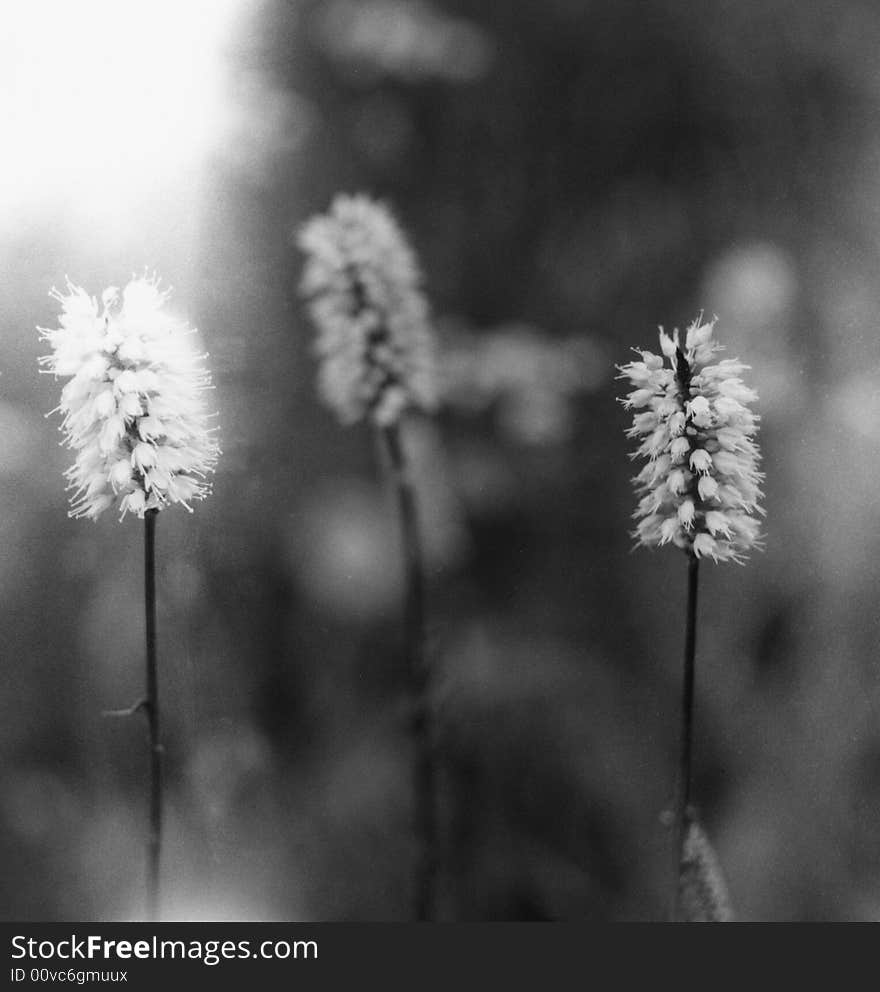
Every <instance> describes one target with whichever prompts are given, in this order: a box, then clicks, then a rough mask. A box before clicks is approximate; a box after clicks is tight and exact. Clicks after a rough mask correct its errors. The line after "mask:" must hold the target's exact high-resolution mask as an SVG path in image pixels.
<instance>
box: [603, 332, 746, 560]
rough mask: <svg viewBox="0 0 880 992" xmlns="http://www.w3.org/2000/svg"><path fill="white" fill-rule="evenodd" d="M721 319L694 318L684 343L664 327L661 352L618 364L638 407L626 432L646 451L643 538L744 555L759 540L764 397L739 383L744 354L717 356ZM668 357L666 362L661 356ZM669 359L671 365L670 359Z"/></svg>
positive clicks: (639, 532)
mask: <svg viewBox="0 0 880 992" xmlns="http://www.w3.org/2000/svg"><path fill="white" fill-rule="evenodd" d="M714 331H715V321H714V320H713V321H709V322H706V323H702V322H701V320H700V319H698V320H696V321H694V323H693V324H691V326H690V327H689V328H688V329H687V332H686V336H685V340H684V345H683V346H682V344H681V342H680V340H679V334H678V331H675V333H674V334H673V335H672V336H670V335H668V334H666V333H664V331H663V330H662V328H661V330H660V350H661V352H662V356H661V355H655V354H654V353H653V352H650V351H640V352H637V354H639V356H640V360H639V361H633V362H629V363H627V364H626V365H621V366H620V367H619V371H620V376H619V378H621V379H628V380H629V382H630V385H631V386H632V387H633V388H632V391H631V392H630V393H629V395H628V396H627V397H626V398H625V399H624V400H623V405H624V407H625V408H626V409H628V410H634V411H637V412H636V413H635V414H634V416H633V424H632V427H631V428H630V429H629V430H628V431H627V436H628V437H630V438H636V439H639V440H640V444H639V447H638V448H637V450H636V451H635V453H634V454H633V456H632V457H634V458H640V457H641V458H645V459H647V461H646V464H645V465H644V466H643V468H642V470H641V471H640V472H639V474H638V475H637V476H636V477H635V479H634V480H633V481H634V482H635V484H636V489H637V492H638V494H639V496H640V500H639V504H638V508H637V509H636V512H635V514H634V517H635V518H636V519H637V520H638V526H637V528H636V530H635V532H634V534H633V537H635V538H636V540H637V542H638V543H639V544H642V545H645V546H646V547H656V546H657V545H663V544H674V545H676V547H679V548H682V549H683V550H685V551H687V552H688V553H690V554H693V555H696V556H697V557H698V558H703V557H709V558H712V559H713V560H714V561H716V562H720V561H736V562H742V561H743V559H744V556H745V555H746V554H747V553H748V551H749V550H751V548H753V547H756V546H759V545H760V527H759V520H758V517H759V515H762V514H763V512H764V511H763V510H762V509H761V508H760V506H759V505H758V503H759V500H760V498H761V496H762V493H761V489H760V483H761V480H762V479H763V475H762V474H761V473H760V472H759V471H758V462H759V460H760V453H759V451H758V446H757V444H756V441H755V435H756V433H757V429H758V420H759V418H758V416H757V415H756V414H755V413H753V412H752V410H751V409H750V404H752V403H754V402H755V401H756V400H757V398H758V396H757V394H756V393H755V391H754V390H752V389H750V388H749V387H748V386H746V385H745V384H744V383H743V381H742V378H741V376H742V374H743V372H745V371H746V370H747V369H748V366H747V365H743V363H742V362H740V361H739V360H738V359H722V360H720V361H718V360H716V356H717V354H718V352H719V351H721V350H722V349H721V346H720V345H718V344H717V343H716V342H715V340H714V337H713V335H714ZM664 359H665V360H666V361H664ZM667 362H668V364H667Z"/></svg>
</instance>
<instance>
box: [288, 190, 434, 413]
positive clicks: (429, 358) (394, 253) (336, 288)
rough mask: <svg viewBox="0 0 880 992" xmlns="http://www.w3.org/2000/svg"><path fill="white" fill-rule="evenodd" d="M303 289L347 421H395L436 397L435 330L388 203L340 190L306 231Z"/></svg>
mask: <svg viewBox="0 0 880 992" xmlns="http://www.w3.org/2000/svg"><path fill="white" fill-rule="evenodd" d="M298 244H299V247H300V248H301V249H302V250H303V251H304V252H305V254H306V256H307V258H306V264H305V268H304V271H303V277H302V283H301V292H302V294H303V296H305V297H306V298H307V299H308V302H309V312H310V314H311V317H312V319H313V320H314V322H315V324H316V325H317V328H318V341H317V353H318V355H319V357H320V359H321V367H320V372H319V385H320V391H321V395H322V396H323V398H324V401H325V402H326V403H327V405H328V406H330V407H332V408H333V409H334V410H335V411H336V413H337V415H338V417H339V419H340V420H341V421H342V422H343V423H354V422H355V421H358V420H362V419H364V418H366V417H370V418H371V419H372V420H373V421H374V422H375V423H377V424H379V425H382V426H387V425H389V424H392V423H394V422H395V421H397V420H398V418H399V417H400V415H401V413H402V412H403V411H404V410H405V409H406V408H408V407H417V408H421V409H424V410H429V409H431V408H432V407H433V406H434V405H435V402H436V396H435V393H436V386H435V371H434V346H433V335H432V332H431V330H430V327H429V324H428V306H427V303H426V301H425V297H424V294H423V293H422V289H421V281H422V280H421V273H420V272H419V268H418V265H417V263H416V259H415V256H414V255H413V252H412V250H411V249H410V247H409V245H408V244H407V241H406V238H405V237H404V234H403V232H402V231H401V229H400V227H399V226H398V224H397V222H396V221H395V219H394V217H393V216H392V215H391V213H390V212H389V211H388V209H387V208H386V207H385V206H384V205H382V204H381V203H377V202H375V201H374V200H371V199H370V198H369V197H367V196H363V195H358V196H345V195H340V196H337V197H336V198H335V199H334V201H333V203H332V204H331V206H330V210H329V212H328V213H327V214H324V215H322V216H319V217H314V218H312V220H310V221H309V222H308V223H307V224H306V225H305V226H304V227H303V228H302V230H301V231H300V233H299V236H298Z"/></svg>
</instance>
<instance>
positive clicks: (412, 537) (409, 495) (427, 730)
mask: <svg viewBox="0 0 880 992" xmlns="http://www.w3.org/2000/svg"><path fill="white" fill-rule="evenodd" d="M381 433H382V437H383V440H384V442H385V447H386V450H387V452H388V460H389V463H390V466H391V471H392V474H393V477H394V484H395V488H396V490H397V500H398V507H399V510H400V526H401V538H402V543H403V555H404V567H405V581H406V601H405V611H404V639H405V649H406V657H407V661H408V664H409V674H410V692H411V693H412V723H411V725H410V732H411V734H412V740H413V748H414V750H415V782H414V785H415V830H416V840H417V843H418V853H417V863H416V885H415V917H416V919H417V920H420V921H425V920H430V919H432V917H433V912H434V889H435V880H436V874H437V864H438V857H437V812H436V808H435V786H436V782H435V780H436V769H435V763H434V748H433V739H432V723H431V704H430V669H429V666H428V662H427V658H426V655H425V571H424V563H423V560H422V549H421V541H420V539H419V527H418V513H417V509H416V500H415V493H414V492H413V487H412V483H411V481H410V479H409V476H408V473H407V465H406V456H405V454H404V451H403V446H402V444H401V438H400V429H399V427H398V426H397V425H392V426H391V427H385V428H383V429H382V431H381Z"/></svg>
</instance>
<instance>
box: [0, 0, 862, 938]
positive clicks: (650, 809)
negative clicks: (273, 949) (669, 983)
mask: <svg viewBox="0 0 880 992" xmlns="http://www.w3.org/2000/svg"><path fill="white" fill-rule="evenodd" d="M63 6H64V5H61V4H58V3H51V2H45V0H44V2H42V3H37V4H35V8H39V9H38V10H37V11H36V13H33V14H32V15H26V14H21V15H16V16H12V17H10V18H9V19H8V20H7V21H6V23H5V24H4V26H3V28H2V29H0V30H2V35H0V54H2V55H3V56H4V57H3V60H2V61H3V65H4V68H3V70H2V71H0V103H2V105H3V108H4V111H5V113H6V115H7V116H6V119H7V120H10V121H11V124H10V125H9V127H10V129H11V131H10V133H9V134H8V135H7V141H8V145H7V147H8V149H9V151H8V152H7V153H6V154H5V159H4V165H3V166H0V172H3V170H4V169H5V173H3V178H4V179H5V182H4V184H3V189H4V192H3V194H2V196H0V207H2V218H3V222H2V229H0V258H2V263H3V264H2V274H3V278H2V279H0V305H2V311H0V312H2V323H3V339H2V340H3V345H2V349H0V371H2V378H0V617H2V623H0V666H2V668H0V671H2V693H0V708H2V709H0V862H2V863H3V865H4V871H3V875H2V882H0V886H2V889H0V915H2V917H4V918H7V919H15V918H17V919H27V920H54V919H85V918H99V919H112V920H118V919H130V918H138V917H140V916H141V914H142V913H143V903H142V900H143V871H144V860H145V854H144V842H145V832H146V809H145V801H146V774H147V763H146V732H145V729H144V727H143V726H142V725H141V722H140V721H136V720H131V721H124V720H122V721H118V720H117V721H114V720H109V719H107V718H105V717H102V715H101V714H102V711H103V710H105V709H108V708H116V707H119V706H124V705H126V704H128V703H130V702H133V701H134V700H135V699H136V698H137V697H138V696H139V695H140V691H141V689H140V687H141V681H142V666H143V647H142V642H143V626H142V623H143V621H142V590H141V568H142V558H141V554H142V551H141V544H142V539H141V528H140V527H139V525H138V522H137V521H133V520H126V521H125V522H124V523H123V524H122V525H120V524H117V523H116V521H115V519H114V517H113V514H112V513H108V514H106V515H105V517H103V518H102V519H101V520H100V521H99V522H98V523H97V524H95V525H91V524H87V523H84V522H79V521H70V520H68V519H67V517H66V506H65V494H64V492H63V480H62V478H61V473H62V471H63V469H64V467H65V466H66V464H68V463H69V461H70V455H69V453H68V452H66V451H65V450H63V449H59V448H57V447H56V446H55V442H56V440H57V439H58V435H57V434H56V427H57V419H58V418H57V417H56V418H54V419H50V420H48V421H47V420H45V419H44V413H45V412H46V411H48V410H50V409H51V408H52V407H53V406H54V405H55V404H56V403H57V391H58V388H59V386H58V385H56V384H55V383H53V381H52V380H51V379H50V378H49V377H40V376H38V373H37V357H38V356H39V355H40V354H41V353H42V352H43V350H45V346H43V345H41V344H40V343H39V341H38V338H37V333H36V331H35V329H34V325H36V324H42V325H48V324H51V323H53V322H54V321H55V319H56V312H57V310H56V305H55V303H54V302H53V301H51V300H50V299H49V298H48V296H47V295H46V294H47V292H48V290H49V288H50V287H51V286H52V285H59V286H60V285H62V284H63V280H64V276H65V274H69V275H70V277H71V278H72V279H73V280H74V281H75V282H77V283H79V284H82V285H84V286H86V287H87V288H88V289H89V291H90V292H93V293H96V294H99V293H100V291H101V290H102V289H103V287H104V286H106V285H109V284H121V283H123V282H124V281H125V280H126V279H127V278H128V277H129V274H130V273H131V272H133V271H138V272H139V271H142V269H143V267H144V265H148V266H149V267H150V268H151V269H152V268H153V267H155V268H156V269H158V271H159V272H160V273H161V274H162V275H163V276H164V277H165V279H166V281H167V282H170V283H173V284H174V287H175V294H174V304H175V305H176V306H177V307H178V308H179V309H180V311H181V312H182V313H184V314H186V315H187V316H188V317H189V319H190V320H191V321H192V322H193V323H194V324H197V325H198V327H199V328H200V329H201V333H202V338H203V341H204V343H205V346H206V348H207V349H208V350H209V351H210V354H211V358H210V364H211V366H212V369H213V372H214V379H215V384H216V394H215V397H216V406H217V408H218V410H219V412H220V422H221V425H222V435H221V437H222V446H223V450H224V455H223V457H222V459H221V462H220V465H219V470H218V473H217V477H216V481H215V491H214V495H213V497H212V498H211V499H210V500H209V501H208V502H207V503H204V504H201V505H198V506H197V508H196V512H195V514H194V515H193V516H189V515H187V514H186V513H185V512H183V511H182V510H179V509H175V510H173V511H170V512H168V513H163V514H162V516H161V517H160V519H159V522H158V540H159V546H158V560H159V569H160V576H159V582H160V588H159V610H160V627H159V632H160V665H161V679H162V684H161V691H162V694H163V702H164V721H165V731H164V733H165V744H166V749H167V763H166V767H167V793H166V796H167V807H166V812H167V820H166V835H165V836H166V848H165V852H164V859H165V860H164V879H165V902H166V908H167V916H168V917H169V918H172V919H213V920H219V919H241V920H259V919H269V920H280V919H295V920H297V919H298V920H313V919H356V920H367V919H369V920H383V919H405V918H407V915H408V913H409V911H410V904H411V898H410V885H411V870H410V866H411V857H412V854H413V841H412V839H411V835H410V830H409V821H408V817H409V815H410V801H411V790H410V753H409V750H408V744H407V739H406V735H405V729H404V728H405V724H404V712H405V710H404V707H405V693H406V666H405V659H404V658H403V655H402V645H401V643H400V601H401V588H400V573H399V563H398V559H399V548H398V545H397V533H396V520H395V517H394V502H393V499H392V498H391V494H389V493H388V492H387V489H386V486H385V483H384V481H383V477H382V473H381V471H380V468H379V461H378V459H377V457H376V450H375V445H374V440H373V438H372V436H371V434H370V432H369V430H368V428H366V427H357V428H351V429H347V430H344V429H342V428H340V427H339V426H338V425H337V423H336V422H335V420H334V418H333V416H332V414H331V413H330V412H329V411H327V410H326V409H325V408H323V407H322V406H321V405H319V403H318V401H317V399H316V394H315V387H314V380H315V362H314V359H313V357H312V354H311V351H310V347H311V341H312V337H313V331H312V329H311V328H310V326H309V325H308V323H307V321H306V319H305V315H304V311H303V307H302V305H301V303H300V301H299V299H298V295H297V282H298V278H299V272H300V268H301V258H300V257H299V255H298V252H297V250H296V248H295V247H294V244H293V237H294V232H295V230H296V228H297V227H298V225H299V224H301V223H302V222H303V221H304V220H305V219H306V218H307V217H309V216H311V215H312V214H314V213H315V212H319V211H322V210H324V209H325V208H326V206H327V205H328V203H329V201H330V199H331V198H332V196H333V194H334V193H335V192H336V191H338V190H345V191H349V192H354V191H358V190H364V191H366V192H368V193H371V194H373V195H376V196H379V197H382V198H385V199H387V200H388V201H389V202H390V203H391V204H392V205H393V207H394V209H395V211H396V213H397V216H398V217H399V219H400V221H401V223H402V224H403V225H404V226H405V228H406V229H407V231H408V232H409V235H410V237H411V240H412V243H413V245H414V246H415V248H416V250H417V251H418V253H419V255H420V257H421V260H422V264H423V267H424V270H425V273H426V283H427V288H428V292H429V295H430V298H431V302H432V306H433V310H434V313H435V315H436V323H437V328H438V335H439V336H440V342H441V350H442V353H443V355H444V356H445V358H444V374H445V376H446V379H447V386H448V390H449V393H448V396H449V402H448V403H447V405H446V406H445V407H444V409H443V410H442V411H441V412H440V414H439V415H438V416H437V417H435V418H433V419H430V420H427V419H419V418H415V417H414V418H412V419H411V420H409V421H408V422H407V425H406V441H407V447H408V450H409V452H410V456H411V458H412V459H413V462H414V464H415V466H416V473H417V476H418V479H419V488H420V492H421V501H422V511H423V514H422V515H423V524H424V529H425V539H426V544H427V547H428V555H429V560H430V643H431V661H432V665H433V670H434V673H435V686H436V696H435V702H436V709H437V715H438V724H439V733H440V741H441V753H442V758H443V766H444V767H443V777H442V784H443V789H442V811H443V820H444V836H445V841H446V850H445V863H446V864H445V871H444V876H443V882H442V891H441V898H440V903H441V906H440V916H441V918H442V919H447V920H451V919H456V920H485V919H498V920H503V919H518V920H544V919H551V920H552V919H638V920H645V919H657V918H661V917H662V916H663V914H664V912H665V909H666V906H667V903H668V889H669V884H668V883H669V874H670V873H669V867H670V856H669V846H670V838H669V836H668V831H667V830H666V828H664V827H663V825H662V824H661V821H660V817H661V813H662V811H663V809H664V808H665V807H666V806H667V804H668V802H669V799H670V795H671V789H672V782H673V777H674V763H675V754H676V746H677V733H678V730H677V727H678V698H679V679H680V664H681V659H680V654H681V648H682V642H683V620H684V617H683V612H684V591H685V571H686V569H685V562H684V559H683V558H682V557H681V556H680V555H679V554H678V553H677V552H674V551H672V550H668V551H663V552H655V553H650V552H648V551H645V550H643V549H638V550H636V551H631V543H632V542H631V540H630V537H629V534H628V532H629V530H630V528H631V521H630V513H631V511H632V509H633V508H634V503H635V500H634V496H633V493H632V488H631V485H630V482H629V478H630V475H631V474H632V466H631V463H630V462H629V460H628V458H627V453H628V449H629V446H630V445H629V443H628V442H627V441H626V439H625V438H624V436H623V431H624V429H625V428H626V426H627V416H626V414H625V412H624V411H623V410H622V409H621V407H620V406H619V405H618V404H617V403H616V402H615V396H616V395H617V394H618V393H619V392H620V391H621V389H622V386H621V384H619V383H615V381H614V376H615V370H614V365H615V363H619V362H623V361H626V360H627V359H628V356H629V349H630V347H632V346H639V347H652V345H653V344H654V343H655V342H656V327H657V325H658V324H664V325H665V326H667V327H672V326H684V325H685V324H687V323H688V322H689V321H690V320H691V319H692V318H693V317H694V316H696V315H697V314H698V313H699V312H700V311H704V312H705V313H706V314H707V315H712V314H717V315H718V318H719V323H718V332H717V333H718V337H719V338H720V339H721V341H722V343H725V344H726V345H727V347H728V352H729V353H730V354H731V356H736V355H738V356H739V357H741V358H742V359H743V360H745V361H747V362H749V363H750V364H751V365H752V366H753V372H752V375H751V381H752V383H753V384H754V385H755V386H756V388H757V389H758V391H759V393H760V396H761V400H760V404H759V411H760V413H761V416H762V433H761V443H762V448H763V452H764V468H765V470H766V474H767V481H766V493H767V498H766V507H767V521H766V550H765V551H764V553H763V554H757V555H755V556H754V557H753V559H752V560H751V561H750V562H749V563H748V564H747V565H746V567H744V568H739V567H736V566H732V565H728V566H720V567H712V566H707V567H705V568H704V569H703V570H702V572H703V580H702V589H701V604H700V626H699V636H698V676H697V677H698V686H697V714H696V769H695V773H696V779H695V793H696V797H697V799H698V802H699V806H700V811H701V814H702V817H703V820H704V823H705V825H706V827H707V830H708V832H709V834H710V836H711V837H712V840H713V842H714V844H715V846H716V848H717V852H718V855H719V858H720V861H721V863H722V865H723V868H724V871H725V873H726V876H727V880H728V884H729V887H730V892H731V898H732V901H733V903H734V906H735V908H736V910H737V913H738V915H739V916H740V917H741V918H744V919H765V920H790V919H833V920H851V919H861V920H863V919H877V918H878V914H880V722H878V703H880V693H878V667H877V654H876V652H877V648H876V645H877V637H878V618H877V610H876V586H877V580H878V577H880V563H878V555H877V552H878V548H880V526H878V524H880V512H878V503H877V485H878V480H880V472H878V461H877V459H878V453H880V393H878V389H877V373H878V365H880V346H878V342H877V314H878V302H880V300H878V295H880V280H878V269H880V62H878V60H877V57H876V53H877V51H878V50H880V10H878V8H877V6H876V5H875V4H873V3H870V2H867V0H865V2H859V0H833V2H831V0H814V2H812V3H810V4H804V3H799V2H795V0H763V2H761V3H758V2H750V3H743V2H738V3H737V2H727V0H701V2H695V0H691V2H688V0H650V2H643V0H642V2H638V0H596V2H587V0H569V2H566V0H519V2H507V3H498V4H490V3H485V2H483V3H479V2H476V0H457V2H452V0H444V2H442V3H440V2H436V3H431V4H428V3H416V2H398V0H358V2H354V0H328V2H305V0H303V2H298V3H297V2H281V0H262V2H255V3H243V2H241V0H223V2H222V3H217V4H215V5H211V4H204V3H201V2H199V3H195V2H194V5H193V7H192V9H190V7H189V5H174V4H170V3H166V2H165V0H162V2H160V3H159V4H158V6H157V7H156V9H155V10H154V11H152V12H150V13H149V14H147V15H146V17H143V14H142V13H141V14H140V15H136V14H135V13H133V11H134V10H135V8H136V7H139V5H134V4H133V5H131V9H129V5H127V4H125V3H118V4H115V5H108V4H106V3H103V4H102V3H98V4H96V6H95V8H94V9H93V8H92V7H91V6H90V5H89V4H83V5H77V7H78V8H79V10H78V15H79V20H81V21H82V24H79V22H78V21H76V22H71V21H68V20H65V17H64V15H63V14H62V9H63ZM44 8H45V9H44ZM184 10H185V11H186V13H183V11H184ZM95 11H97V13H96V12H95ZM194 11H195V13H194ZM29 17H30V18H31V19H30V20H29V19H28V18H29ZM139 18H140V19H139ZM177 18H179V19H180V22H178V21H177V20H176V19H177ZM187 18H188V19H187ZM147 19H149V23H147ZM184 22H185V23H184ZM78 24H79V26H78ZM77 30H81V31H82V32H84V34H83V36H82V37H79V36H77V34H76V31H77ZM166 46H169V47H167V49H166ZM47 70H49V71H50V75H49V77H48V82H47V75H46V72H47ZM52 73H54V75H52ZM84 80H85V81H84ZM172 84H173V85H172Z"/></svg>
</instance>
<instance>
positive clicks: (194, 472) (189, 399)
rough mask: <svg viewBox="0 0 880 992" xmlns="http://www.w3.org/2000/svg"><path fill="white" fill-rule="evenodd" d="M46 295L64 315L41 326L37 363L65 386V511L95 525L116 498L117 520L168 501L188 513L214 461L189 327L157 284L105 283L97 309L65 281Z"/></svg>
mask: <svg viewBox="0 0 880 992" xmlns="http://www.w3.org/2000/svg"><path fill="white" fill-rule="evenodd" d="M50 295H51V296H52V297H53V298H54V299H56V300H58V302H59V303H60V304H61V316H60V318H59V326H58V327H56V328H44V327H41V328H39V331H40V337H41V338H42V339H43V340H44V341H47V342H48V343H49V345H50V347H51V349H52V354H51V355H48V356H46V357H45V358H41V359H40V364H41V365H42V366H43V369H42V371H45V372H49V373H52V374H53V375H55V376H56V377H59V376H60V377H63V378H66V379H67V380H68V381H67V382H66V383H65V385H64V387H63V388H62V390H61V402H60V404H59V406H58V407H57V412H59V413H61V414H62V415H63V417H64V420H63V422H62V424H61V430H62V431H63V433H64V435H65V440H66V443H67V445H68V447H70V448H72V449H73V451H75V452H76V460H75V461H74V464H73V465H72V466H71V467H70V468H69V469H68V470H67V472H66V478H67V480H68V489H70V490H71V492H72V496H71V509H70V515H71V516H72V517H89V518H91V519H93V520H94V519H97V518H98V517H99V516H100V515H101V513H103V512H104V510H106V509H108V508H109V507H111V506H112V505H113V504H114V503H116V502H117V501H118V508H119V510H120V514H121V517H124V516H125V514H126V513H134V514H135V515H136V516H138V517H143V515H144V514H145V513H146V511H147V510H161V509H164V508H165V507H166V506H169V505H170V504H172V503H180V504H181V505H183V506H184V507H186V509H187V510H190V509H191V507H190V505H189V504H190V501H191V500H194V499H204V497H205V496H207V495H208V493H209V492H210V485H209V483H208V481H207V478H208V476H209V475H210V473H211V472H213V470H214V467H215V465H216V462H217V457H218V455H219V449H218V445H217V440H216V437H215V430H216V428H214V427H211V426H210V425H209V424H210V420H211V415H209V414H208V413H207V412H206V411H205V406H204V395H203V394H204V391H205V390H206V389H209V388H210V387H211V377H210V374H209V373H208V371H207V370H206V369H205V367H204V359H205V357H206V356H204V355H201V354H199V353H198V352H197V351H196V350H195V349H194V348H193V346H192V335H193V334H194V333H195V331H193V330H192V329H191V328H189V327H188V326H187V324H186V323H185V322H184V321H182V320H179V319H177V318H175V317H173V316H172V315H171V314H170V313H168V312H167V311H166V310H164V309H163V306H164V304H165V301H166V300H167V298H168V292H167V291H166V290H163V289H160V287H159V281H158V279H156V278H148V277H146V276H144V277H141V278H134V279H132V280H131V282H129V283H128V285H127V286H126V287H125V289H124V290H122V291H121V292H120V291H119V290H118V289H117V288H116V287H111V288H110V289H107V290H105V291H104V293H103V295H102V298H101V305H100V306H99V305H98V302H97V300H96V299H95V298H94V297H91V296H89V295H88V293H86V292H85V290H83V289H80V288H79V287H78V286H75V285H73V284H72V283H71V282H70V281H69V280H68V282H67V291H66V292H64V293H62V292H59V291H58V290H54V289H53V290H52V293H51V294H50ZM53 412H56V411H53ZM121 517H120V519H121Z"/></svg>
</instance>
